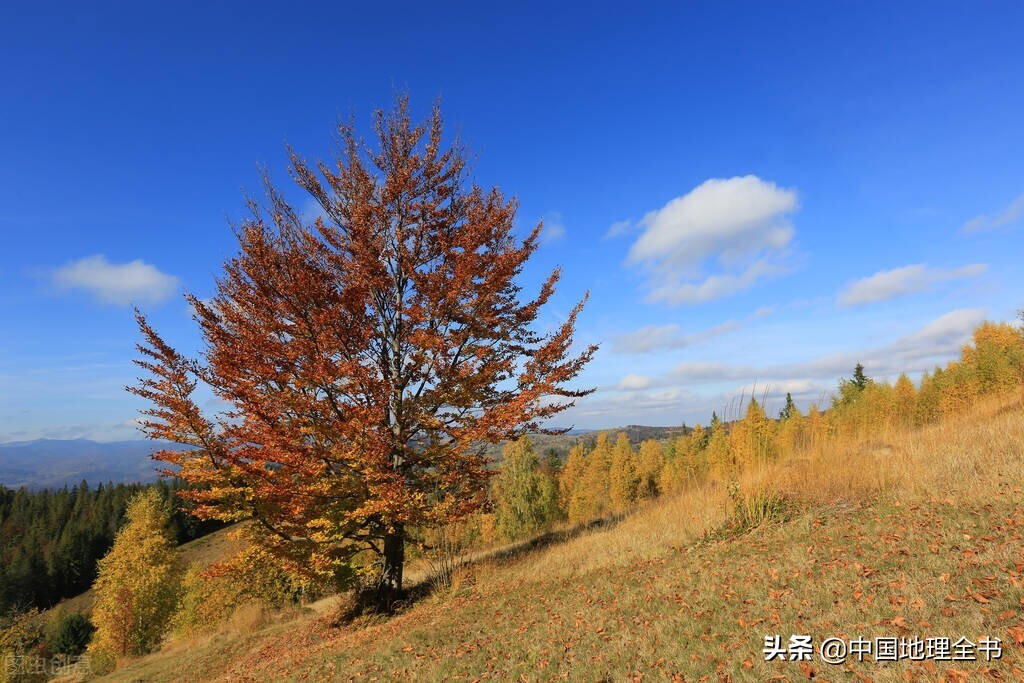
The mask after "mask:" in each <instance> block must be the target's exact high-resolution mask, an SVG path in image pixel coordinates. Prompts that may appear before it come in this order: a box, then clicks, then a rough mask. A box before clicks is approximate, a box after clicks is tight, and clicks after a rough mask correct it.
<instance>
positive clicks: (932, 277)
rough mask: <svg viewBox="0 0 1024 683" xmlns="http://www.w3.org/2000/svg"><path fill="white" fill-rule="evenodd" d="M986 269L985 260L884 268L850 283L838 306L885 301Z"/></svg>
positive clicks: (973, 274) (844, 290) (971, 275)
mask: <svg viewBox="0 0 1024 683" xmlns="http://www.w3.org/2000/svg"><path fill="white" fill-rule="evenodd" d="M987 268H988V266H987V265H985V264H984V263H972V264H971V265H967V266H962V267H960V268H932V267H931V266H926V265H924V264H920V263H918V264H914V265H910V266H903V267H902V268H893V269H892V270H883V271H880V272H877V273H875V274H874V275H871V276H870V277H866V278H862V279H860V280H857V281H856V282H852V283H850V284H849V285H847V286H846V288H845V289H843V291H842V292H840V293H839V304H840V305H841V306H861V305H863V304H870V303H875V302H878V301H887V300H889V299H895V298H896V297H899V296H905V295H907V294H915V293H917V292H923V291H925V290H927V289H930V288H931V287H933V286H934V285H936V284H938V283H940V282H945V281H946V280H956V279H961V278H970V277H978V276H979V275H981V274H982V273H984V272H985V270H986V269H987Z"/></svg>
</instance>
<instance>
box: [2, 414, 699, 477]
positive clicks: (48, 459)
mask: <svg viewBox="0 0 1024 683" xmlns="http://www.w3.org/2000/svg"><path fill="white" fill-rule="evenodd" d="M683 430H684V428H683V427H643V426H639V425H629V426H628V427H620V428H616V429H607V430H585V429H574V430H572V431H570V432H569V433H567V434H562V435H559V436H548V435H544V434H537V435H534V436H532V437H531V438H532V439H533V441H534V446H535V447H536V449H537V451H538V452H539V453H545V452H547V451H548V450H549V449H550V450H554V451H555V452H557V453H558V454H559V455H560V456H562V457H565V455H566V454H567V453H568V452H569V449H570V448H572V446H573V444H575V443H576V442H578V441H588V442H592V441H593V440H594V439H595V438H596V437H597V434H598V432H599V431H604V432H607V433H608V434H609V436H610V437H612V438H614V437H615V434H617V433H618V432H625V433H626V435H627V436H628V437H629V440H630V441H631V442H633V444H634V445H636V444H638V443H639V442H640V441H642V440H644V439H664V438H668V437H671V436H676V435H678V434H681V433H683ZM502 446H503V445H502V444H495V445H494V446H491V447H489V448H488V455H490V456H491V457H493V458H495V459H496V460H500V459H501V451H502ZM164 448H182V449H183V448H184V447H183V446H178V445H176V444H171V443H167V442H161V441H145V440H136V441H108V442H100V441H89V440H88V439H70V440H63V439H37V440H35V441H12V442H8V443H0V484H3V485H4V486H6V487H7V488H11V489H16V488H19V487H21V486H24V487H26V488H31V489H42V488H60V487H62V486H65V485H67V486H74V485H75V484H78V483H80V482H81V481H82V480H83V479H84V480H85V481H87V482H89V485H90V486H95V485H96V484H99V483H106V482H108V481H112V482H114V483H117V482H125V483H129V482H150V481H155V480H156V478H157V473H156V465H157V463H155V462H154V461H153V460H151V459H150V457H149V456H150V454H151V453H153V452H154V451H158V450H161V449H164Z"/></svg>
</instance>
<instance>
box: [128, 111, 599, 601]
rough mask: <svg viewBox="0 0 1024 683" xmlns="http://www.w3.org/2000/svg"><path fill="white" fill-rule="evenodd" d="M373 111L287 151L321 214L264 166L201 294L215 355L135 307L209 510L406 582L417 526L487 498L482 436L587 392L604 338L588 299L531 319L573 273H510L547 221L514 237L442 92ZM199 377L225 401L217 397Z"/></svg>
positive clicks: (328, 566)
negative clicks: (363, 560)
mask: <svg viewBox="0 0 1024 683" xmlns="http://www.w3.org/2000/svg"><path fill="white" fill-rule="evenodd" d="M375 122H376V126H375V132H376V136H375V137H376V141H377V145H376V146H375V147H374V148H370V147H369V146H367V145H365V144H364V143H363V142H362V140H361V139H360V138H358V137H357V135H356V133H355V131H354V129H353V126H352V125H351V124H349V123H342V124H340V125H339V130H338V133H339V146H338V150H337V153H336V157H335V159H334V160H333V162H332V163H326V162H322V161H321V162H316V163H309V162H307V161H306V160H304V159H303V158H302V157H300V156H299V155H298V154H297V153H295V152H294V150H291V149H289V153H290V158H291V168H290V170H291V176H292V178H293V179H294V181H295V182H296V183H297V184H298V185H299V186H301V187H302V188H303V189H304V190H305V191H306V192H307V193H308V194H309V195H310V196H312V198H313V199H314V200H315V202H316V205H317V206H318V208H319V211H318V212H317V214H318V215H316V217H315V218H312V219H310V218H308V217H307V216H306V215H304V214H303V213H302V212H300V211H298V210H296V208H295V207H294V206H293V205H292V204H290V203H289V202H288V201H287V200H286V198H285V195H284V193H283V192H282V191H280V190H279V189H278V188H276V187H275V186H274V185H273V184H272V183H271V182H270V180H269V179H268V178H267V177H265V178H264V181H265V182H264V185H265V192H266V199H265V201H264V202H262V203H261V202H259V201H257V200H255V199H252V198H250V199H249V201H248V206H249V214H250V215H249V217H248V218H247V219H246V220H244V221H243V222H242V223H241V224H239V225H236V226H234V229H235V233H236V235H237V238H238V243H239V250H238V254H237V255H236V256H234V257H233V258H230V259H229V260H228V261H227V262H226V263H225V265H224V272H223V275H221V276H220V277H219V278H218V279H217V281H216V295H215V296H213V297H212V299H208V300H202V299H199V298H197V297H195V296H192V295H189V296H188V299H189V301H190V303H191V305H192V306H193V308H194V310H195V319H196V321H197V322H198V324H199V327H200V331H201V334H202V337H203V340H204V344H205V353H204V354H203V356H202V357H201V358H198V359H193V358H188V357H185V356H183V355H181V354H180V353H178V352H177V351H176V350H175V349H174V348H172V347H171V346H170V345H169V344H167V343H165V342H164V340H163V339H162V338H161V337H160V336H159V335H158V333H157V332H156V331H155V330H154V329H153V327H152V326H151V325H150V324H149V323H148V322H147V320H146V319H145V317H143V316H142V315H141V314H137V318H138V322H139V326H140V329H141V331H142V335H143V338H144V341H143V343H141V344H140V345H139V347H138V348H139V350H140V352H141V353H142V354H143V355H144V357H143V358H142V359H141V360H140V361H138V363H139V365H140V366H142V367H143V368H145V369H146V370H148V371H149V373H150V376H149V377H147V378H144V379H141V380H140V381H139V384H138V385H137V386H134V387H129V390H130V391H132V392H134V393H135V394H137V395H139V396H142V397H144V398H146V399H148V400H149V401H150V402H151V404H152V407H151V408H150V409H148V410H146V411H145V415H146V419H145V420H144V430H145V431H146V433H147V434H148V436H150V437H151V438H158V439H167V440H170V441H174V442H178V443H185V444H189V445H191V446H193V450H191V451H187V452H179V451H162V452H160V453H158V454H156V456H155V457H157V458H158V459H160V460H163V461H165V462H167V463H169V464H170V465H172V466H174V467H173V471H175V472H176V474H177V475H178V476H180V477H182V478H184V479H186V480H188V481H190V482H193V483H195V484H197V485H198V487H199V490H198V491H196V492H194V493H193V494H192V495H193V497H194V499H195V500H196V503H197V507H196V512H197V513H198V514H199V515H201V516H205V517H214V518H219V519H223V520H242V519H251V520H255V523H256V524H258V525H259V526H260V527H261V528H262V529H263V530H264V531H265V534H264V541H265V542H266V544H267V545H268V546H269V547H271V548H272V549H274V550H275V551H277V552H278V553H279V554H280V555H282V556H284V557H286V558H291V559H292V560H294V561H296V562H299V563H301V564H302V565H303V566H305V567H306V568H309V569H312V570H313V571H317V572H322V573H331V572H335V571H337V569H338V568H339V567H340V566H344V565H345V564H346V563H347V562H348V561H349V560H350V559H351V558H352V557H353V556H354V554H355V553H357V552H360V551H363V550H368V551H370V552H372V553H375V554H377V555H378V556H379V558H380V561H381V567H382V572H381V595H382V596H393V595H395V594H396V593H399V592H401V590H402V567H403V563H404V548H405V541H406V538H407V534H408V532H409V530H410V527H423V526H430V525H434V524H441V523H445V522H447V521H449V520H452V519H456V518H458V517H460V516H462V515H465V514H467V513H469V512H470V511H472V510H474V509H476V508H477V507H478V506H479V505H480V503H481V501H482V497H483V496H482V494H483V492H484V490H485V483H486V479H487V477H488V476H489V472H488V469H487V467H486V463H487V460H486V458H485V457H484V455H483V448H482V447H481V445H482V444H484V443H485V442H497V441H500V440H503V439H508V438H513V437H516V436H518V435H520V434H522V433H524V432H525V431H527V430H531V431H533V430H536V431H545V430H544V427H543V423H544V421H545V420H547V419H548V418H550V417H551V416H553V415H555V414H557V413H559V412H560V411H562V410H564V409H566V408H567V407H569V406H570V405H572V403H573V399H575V398H577V397H580V396H583V395H585V394H587V393H589V391H582V390H573V389H570V388H568V386H567V383H568V382H570V381H571V380H572V379H573V378H574V377H576V375H577V374H578V373H579V372H580V371H581V370H582V368H583V367H584V365H585V364H586V363H587V362H588V361H589V360H590V358H591V357H592V355H593V353H594V352H595V350H596V347H593V346H590V347H587V348H583V349H581V350H578V351H576V350H573V349H572V348H571V347H572V343H573V333H574V328H575V323H576V318H577V315H578V314H579V312H580V310H581V309H582V307H583V303H584V301H580V302H579V303H578V304H577V305H576V306H575V307H574V308H573V309H572V310H571V312H570V313H569V315H568V316H567V317H566V318H565V319H564V320H563V321H562V322H561V324H560V325H558V326H556V327H555V328H554V329H552V330H550V331H548V332H547V333H546V334H542V333H540V332H539V331H538V330H536V329H535V322H536V320H537V316H538V314H539V312H540V310H541V307H542V306H543V305H544V304H545V303H546V302H547V301H548V300H549V299H550V298H551V296H552V294H553V293H554V291H555V285H556V283H557V282H558V280H559V271H558V270H557V269H556V270H555V271H554V272H552V273H551V274H550V276H548V277H547V278H546V279H545V280H544V282H543V283H542V284H541V285H540V286H539V289H538V292H537V294H536V296H535V297H533V298H529V297H527V298H525V299H523V298H522V297H521V296H520V295H521V286H520V285H519V284H517V280H518V279H519V276H520V274H521V272H522V270H523V267H524V264H525V263H526V262H527V260H528V259H529V257H530V256H531V255H532V254H533V253H534V251H535V250H536V249H537V245H538V239H539V236H540V231H541V229H542V226H541V225H537V226H536V227H535V228H534V229H533V230H532V231H531V233H530V234H529V236H528V237H526V238H525V239H524V240H518V239H517V238H516V237H515V235H514V229H513V224H514V217H515V213H516V208H517V204H516V201H515V200H509V199H506V198H505V197H504V196H503V195H502V193H501V192H500V191H499V190H498V189H497V188H494V189H491V190H484V189H482V188H481V187H479V186H478V185H476V184H475V183H472V182H471V181H470V179H469V177H468V174H467V170H466V154H465V151H464V149H463V148H462V147H461V146H460V145H459V144H458V143H457V142H456V143H455V144H452V145H450V146H449V145H446V144H445V143H444V140H443V135H442V118H441V114H440V111H439V109H438V108H437V107H435V108H434V110H433V113H432V115H431V116H430V117H429V118H428V119H427V120H426V121H424V122H420V123H414V122H413V121H412V120H411V116H410V112H409V106H408V100H407V98H405V97H402V98H399V99H398V101H397V102H396V106H395V108H394V109H393V110H392V111H391V112H390V113H387V114H385V113H383V112H379V111H378V112H377V115H376V119H375ZM201 385H206V386H208V387H209V388H210V389H211V390H212V391H213V393H214V394H215V395H216V396H217V398H219V399H220V401H221V402H222V403H223V404H225V405H227V406H229V408H228V409H227V410H225V411H224V412H222V413H219V414H216V415H208V414H206V413H205V412H204V411H203V410H202V409H201V406H200V405H199V402H198V400H197V398H196V397H195V390H196V388H197V386H201ZM169 469H171V468H169Z"/></svg>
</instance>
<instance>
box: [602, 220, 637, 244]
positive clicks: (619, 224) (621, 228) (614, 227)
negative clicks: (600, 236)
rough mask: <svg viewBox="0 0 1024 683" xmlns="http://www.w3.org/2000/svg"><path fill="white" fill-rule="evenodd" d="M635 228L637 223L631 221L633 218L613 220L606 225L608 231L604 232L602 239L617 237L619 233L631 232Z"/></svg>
mask: <svg viewBox="0 0 1024 683" xmlns="http://www.w3.org/2000/svg"><path fill="white" fill-rule="evenodd" d="M636 228H637V225H636V224H635V223H634V222H633V219H629V220H625V221H615V222H614V223H612V224H611V225H610V226H608V231H607V232H606V233H605V234H604V239H606V240H607V239H611V238H612V237H618V236H619V235H625V234H626V233H627V232H631V231H633V230H635V229H636Z"/></svg>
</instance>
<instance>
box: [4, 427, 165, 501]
mask: <svg viewBox="0 0 1024 683" xmlns="http://www.w3.org/2000/svg"><path fill="white" fill-rule="evenodd" d="M163 448H181V447H180V446H176V445H174V444H169V443H163V442H159V441H143V440H136V441H110V442H98V441H89V440H87V439H70V440H63V439H37V440H35V441H12V442H9V443H0V484H3V485H4V486H6V487H7V488H18V487H21V486H25V487H27V488H33V489H41V488H60V487H62V486H64V485H65V484H66V485H68V486H74V485H75V484H78V483H80V482H81V481H82V480H83V479H85V480H86V481H87V482H89V485H90V486H94V485H96V484H99V483H106V482H108V481H112V482H115V483H116V482H126V483H127V482H137V481H138V482H150V481H155V480H156V478H157V473H156V463H155V462H154V461H153V460H150V458H149V455H150V454H151V453H153V452H154V451H158V450H161V449H163Z"/></svg>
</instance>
